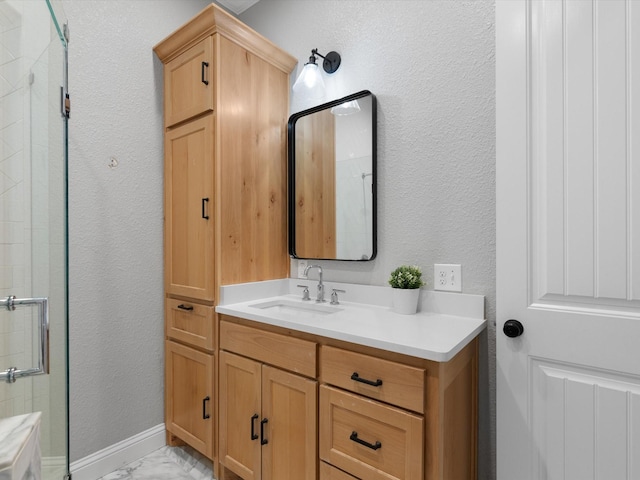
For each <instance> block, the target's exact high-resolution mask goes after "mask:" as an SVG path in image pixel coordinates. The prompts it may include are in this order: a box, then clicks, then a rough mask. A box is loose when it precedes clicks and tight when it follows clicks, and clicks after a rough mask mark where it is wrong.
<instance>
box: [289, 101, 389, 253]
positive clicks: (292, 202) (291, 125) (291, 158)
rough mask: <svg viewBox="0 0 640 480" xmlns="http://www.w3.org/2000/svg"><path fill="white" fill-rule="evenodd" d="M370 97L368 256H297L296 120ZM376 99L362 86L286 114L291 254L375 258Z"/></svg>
mask: <svg viewBox="0 0 640 480" xmlns="http://www.w3.org/2000/svg"><path fill="white" fill-rule="evenodd" d="M364 97H371V117H372V118H371V123H372V129H371V137H372V138H371V142H372V146H371V174H372V176H371V195H372V199H371V205H372V208H371V213H372V217H373V218H372V222H371V229H372V231H371V237H372V238H371V241H372V252H371V256H370V257H369V258H367V259H342V258H309V257H300V256H298V255H297V254H296V246H295V239H296V228H295V226H296V208H295V203H296V198H295V191H296V190H295V178H296V166H295V163H296V162H295V160H296V159H295V151H296V145H295V143H296V142H295V124H296V121H297V120H298V119H299V118H300V117H304V116H306V115H311V114H312V113H316V112H320V111H322V110H326V109H330V108H333V107H336V106H338V105H342V104H343V103H345V102H350V101H352V100H357V99H359V98H364ZM376 110H377V101H376V97H375V95H374V94H373V93H371V92H370V91H369V90H362V91H360V92H357V93H354V94H351V95H347V96H346V97H342V98H339V99H337V100H332V101H331V102H327V103H323V104H322V105H318V106H315V107H312V108H309V109H307V110H303V111H301V112H297V113H294V114H293V115H291V116H290V117H289V122H288V125H287V140H288V141H287V160H288V167H289V168H288V176H289V178H288V205H289V229H288V230H289V255H291V256H292V257H293V258H297V259H303V260H334V261H340V262H369V261H371V260H373V259H374V258H376V255H377V254H378V233H377V231H378V207H377V203H378V192H377V190H378V187H377V181H378V172H377V163H378V153H377V150H378V138H377V130H378V128H377V125H378V123H377V122H378V118H377V112H376Z"/></svg>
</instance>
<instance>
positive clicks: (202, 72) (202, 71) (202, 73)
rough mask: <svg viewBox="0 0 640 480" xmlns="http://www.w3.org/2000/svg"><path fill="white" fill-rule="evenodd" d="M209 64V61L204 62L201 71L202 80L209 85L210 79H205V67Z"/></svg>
mask: <svg viewBox="0 0 640 480" xmlns="http://www.w3.org/2000/svg"><path fill="white" fill-rule="evenodd" d="M208 66H209V62H202V70H201V71H200V80H201V81H202V83H204V84H205V85H209V80H205V78H204V69H205V68H206V67H208Z"/></svg>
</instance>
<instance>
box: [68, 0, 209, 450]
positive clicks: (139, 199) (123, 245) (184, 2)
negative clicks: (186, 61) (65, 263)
mask: <svg viewBox="0 0 640 480" xmlns="http://www.w3.org/2000/svg"><path fill="white" fill-rule="evenodd" d="M205 5H206V2H204V1H201V0H180V1H174V0H171V1H170V0H136V1H129V0H65V1H64V2H63V7H64V10H65V12H66V15H67V17H68V20H69V25H70V29H71V42H70V44H69V88H70V92H71V96H72V111H71V121H70V123H69V151H70V155H69V165H70V171H69V228H70V232H69V233H70V246H69V247H70V254H69V262H70V271H69V273H70V287H69V293H70V305H69V313H70V333H69V340H70V381H71V418H70V424H71V425H70V427H71V460H72V461H74V460H77V459H79V458H82V457H84V456H86V455H89V454H91V453H95V452H96V451H98V450H101V449H103V448H105V447H108V446H110V445H112V444H114V443H116V442H119V441H121V440H123V439H125V438H128V437H130V436H132V435H135V434H137V433H140V432H142V431H144V430H146V429H148V428H151V427H153V426H155V425H158V424H159V423H162V422H163V421H164V414H163V405H164V399H163V368H164V367H163V365H164V364H163V283H162V272H163V270H162V268H163V267H162V221H163V220H162V184H163V173H162V163H163V156H162V68H161V63H160V62H159V61H158V60H157V58H156V57H155V55H154V53H153V51H152V48H153V46H154V45H155V44H156V43H157V42H159V41H160V40H162V39H163V38H164V37H165V36H167V35H168V34H169V33H171V32H172V31H173V30H175V29H176V28H177V27H179V26H180V25H181V24H182V23H184V22H186V21H187V20H188V19H189V18H191V17H192V16H193V15H195V14H196V13H197V12H198V11H200V10H201V9H202V8H204V6H205ZM111 157H115V158H116V159H117V160H118V162H119V165H118V167H117V168H113V169H112V168H109V167H108V166H107V165H108V164H109V163H110V158H111Z"/></svg>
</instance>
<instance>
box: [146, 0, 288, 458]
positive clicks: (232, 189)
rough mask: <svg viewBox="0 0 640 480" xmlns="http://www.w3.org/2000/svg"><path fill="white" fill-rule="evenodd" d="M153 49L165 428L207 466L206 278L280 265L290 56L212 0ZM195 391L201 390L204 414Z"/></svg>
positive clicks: (235, 278) (211, 342) (258, 272)
mask: <svg viewBox="0 0 640 480" xmlns="http://www.w3.org/2000/svg"><path fill="white" fill-rule="evenodd" d="M154 51H155V53H156V54H157V55H158V57H159V59H160V60H161V61H162V63H163V66H164V94H163V99H164V139H165V141H164V160H165V161H164V178H165V196H164V245H165V250H164V267H165V268H164V271H165V281H164V285H165V295H166V309H165V333H166V340H167V341H166V362H165V363H166V366H165V378H166V385H165V388H166V405H165V409H166V418H165V423H166V425H167V432H168V435H167V438H168V442H169V443H170V444H179V443H181V442H186V443H188V444H189V445H191V446H192V447H194V448H196V449H197V450H199V451H200V452H201V453H203V454H204V455H206V456H207V457H209V458H210V459H212V460H213V461H214V469H216V468H217V463H216V461H217V459H216V456H217V453H216V452H217V450H218V448H217V447H216V446H215V445H216V444H217V441H216V434H217V430H218V428H217V417H218V415H217V412H218V404H217V398H216V395H217V394H216V392H215V391H214V390H215V389H214V386H215V385H216V382H217V359H218V344H217V337H216V335H215V333H214V332H215V330H216V315H215V313H214V312H213V310H214V308H215V305H216V303H217V301H218V298H217V294H218V289H219V287H220V285H229V284H234V283H244V282H254V281H261V280H271V279H279V278H286V277H287V276H288V274H289V256H288V253H287V198H286V195H287V158H286V146H287V141H286V138H287V137H286V132H287V119H288V116H289V88H290V85H289V74H290V73H291V71H292V70H293V68H294V66H295V64H296V59H295V58H293V57H292V56H291V55H289V54H288V53H286V52H284V51H283V50H281V49H280V48H278V47H277V46H276V45H274V44H273V43H271V42H270V41H269V40H267V39H266V38H264V37H263V36H261V35H260V34H258V33H257V32H255V31H254V30H252V29H251V28H249V27H247V26H246V25H244V24H243V23H242V22H240V21H239V20H238V19H237V18H235V17H233V16H232V15H229V14H228V13H226V12H225V11H224V10H223V9H221V8H219V7H217V6H216V5H214V4H211V5H209V6H207V7H206V8H205V9H203V10H202V11H201V12H200V13H199V14H198V15H196V16H195V17H194V18H193V19H191V20H190V21H189V22H187V23H186V24H185V25H183V26H182V27H180V28H179V29H178V30H176V31H175V32H174V33H172V34H171V35H170V36H168V37H167V38H166V39H164V40H163V41H161V42H160V43H158V44H157V45H156V46H155V47H154ZM181 305H182V306H183V308H180V306H181ZM185 308H187V309H190V310H186V309H185ZM202 395H204V397H207V396H208V397H210V399H209V400H207V401H206V402H205V403H206V404H207V412H210V413H208V418H206V419H203V418H202V416H203V415H202V411H203V410H202V408H201V407H202V405H201V403H202V399H201V398H200V396H202ZM198 402H200V403H198ZM198 405H199V406H198ZM196 407H197V408H196ZM205 422H208V423H207V425H206V426H205V425H204V423H205ZM205 437H206V438H205Z"/></svg>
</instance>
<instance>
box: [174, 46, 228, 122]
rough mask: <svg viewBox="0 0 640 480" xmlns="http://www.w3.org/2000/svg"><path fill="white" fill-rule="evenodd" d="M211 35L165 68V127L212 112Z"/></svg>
mask: <svg viewBox="0 0 640 480" xmlns="http://www.w3.org/2000/svg"><path fill="white" fill-rule="evenodd" d="M213 41H214V37H213V36H210V37H207V38H205V39H204V40H202V41H200V42H198V43H196V44H195V45H194V46H193V47H191V48H189V49H188V50H186V51H185V52H183V53H182V54H180V55H178V56H177V57H176V58H174V59H173V60H171V61H170V62H168V63H166V64H165V66H164V113H165V126H166V127H167V128H168V127H171V126H172V125H176V124H177V123H179V122H182V121H184V120H187V119H189V118H192V117H194V116H196V115H198V114H199V113H203V112H206V111H208V110H213V99H214V87H215V82H214V80H215V75H214V72H215V69H214V68H215V65H214V62H213Z"/></svg>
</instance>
